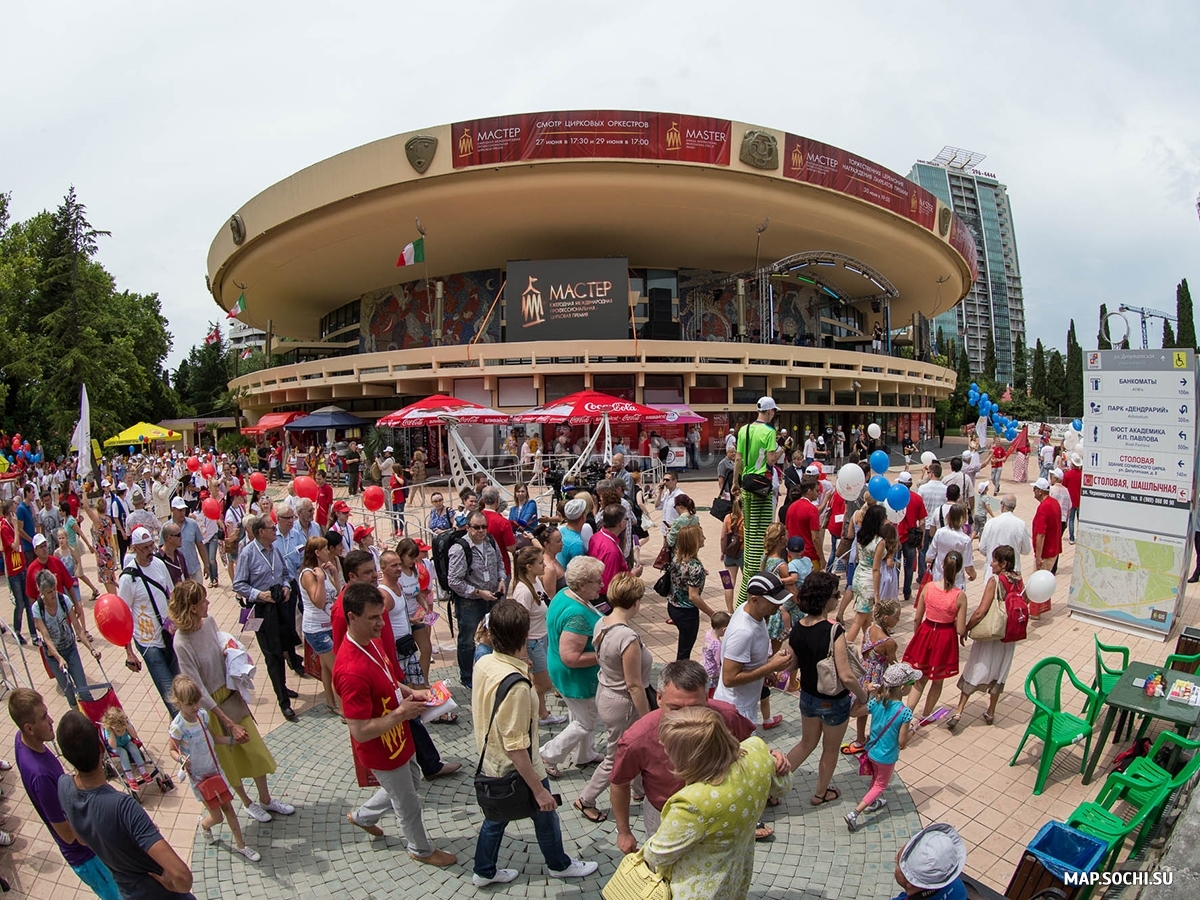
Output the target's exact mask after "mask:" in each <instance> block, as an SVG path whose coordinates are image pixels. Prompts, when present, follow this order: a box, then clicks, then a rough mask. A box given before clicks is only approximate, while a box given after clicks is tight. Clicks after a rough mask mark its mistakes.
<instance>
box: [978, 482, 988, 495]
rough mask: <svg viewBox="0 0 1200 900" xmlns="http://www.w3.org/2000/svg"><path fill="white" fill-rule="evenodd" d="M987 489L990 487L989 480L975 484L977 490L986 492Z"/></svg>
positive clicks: (982, 492)
mask: <svg viewBox="0 0 1200 900" xmlns="http://www.w3.org/2000/svg"><path fill="white" fill-rule="evenodd" d="M987 489H988V482H986V481H981V482H979V484H978V485H976V486H975V490H976V491H978V492H979V493H981V494H986V493H987Z"/></svg>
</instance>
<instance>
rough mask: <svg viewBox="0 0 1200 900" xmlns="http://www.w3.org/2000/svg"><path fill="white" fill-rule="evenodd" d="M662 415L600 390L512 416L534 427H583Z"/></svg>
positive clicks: (620, 422) (648, 407) (659, 417)
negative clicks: (597, 423) (564, 424)
mask: <svg viewBox="0 0 1200 900" xmlns="http://www.w3.org/2000/svg"><path fill="white" fill-rule="evenodd" d="M663 417H664V413H663V411H662V410H661V409H655V408H654V407H652V406H643V405H642V404H640V403H634V402H633V401H632V400H622V399H621V398H620V397H614V396H612V395H611V394H602V393H600V392H599V391H578V392H577V393H574V394H568V395H567V396H565V397H562V398H560V399H558V400H552V401H550V402H549V403H543V404H542V405H541V406H535V407H534V408H533V409H527V410H525V412H523V413H517V414H516V415H515V416H513V421H514V422H530V423H533V424H535V425H557V424H559V423H561V422H566V423H567V424H568V425H586V424H588V423H593V422H601V421H604V420H607V421H609V422H616V423H618V424H623V423H627V422H647V421H650V420H652V419H659V420H661V419H662V418H663Z"/></svg>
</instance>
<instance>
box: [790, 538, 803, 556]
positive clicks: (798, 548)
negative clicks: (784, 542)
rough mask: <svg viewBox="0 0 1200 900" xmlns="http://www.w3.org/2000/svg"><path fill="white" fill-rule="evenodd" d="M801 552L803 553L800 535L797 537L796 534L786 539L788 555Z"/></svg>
mask: <svg viewBox="0 0 1200 900" xmlns="http://www.w3.org/2000/svg"><path fill="white" fill-rule="evenodd" d="M803 552H804V538H802V537H800V535H798V534H797V535H796V536H794V537H790V538H788V553H803Z"/></svg>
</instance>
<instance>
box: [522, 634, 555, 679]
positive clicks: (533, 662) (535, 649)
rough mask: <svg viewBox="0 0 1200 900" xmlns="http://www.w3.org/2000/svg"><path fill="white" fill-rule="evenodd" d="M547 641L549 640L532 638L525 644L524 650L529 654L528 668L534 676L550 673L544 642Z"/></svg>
mask: <svg viewBox="0 0 1200 900" xmlns="http://www.w3.org/2000/svg"><path fill="white" fill-rule="evenodd" d="M548 640H550V639H549V638H534V639H533V640H529V641H526V642H525V649H526V650H527V651H528V652H529V666H530V668H531V669H532V670H533V672H534V673H535V674H536V673H538V672H548V671H550V665H549V662H548V661H547V659H546V652H547V645H546V642H547V641H548Z"/></svg>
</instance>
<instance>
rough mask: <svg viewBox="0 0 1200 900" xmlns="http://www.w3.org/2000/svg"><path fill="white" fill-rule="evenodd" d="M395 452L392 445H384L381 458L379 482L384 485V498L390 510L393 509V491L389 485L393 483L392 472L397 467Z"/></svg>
mask: <svg viewBox="0 0 1200 900" xmlns="http://www.w3.org/2000/svg"><path fill="white" fill-rule="evenodd" d="M395 452H396V451H395V450H394V449H393V448H391V447H384V448H383V457H382V458H381V459H380V460H379V483H380V484H382V485H383V499H384V502H385V504H386V506H387V511H388V512H391V511H392V492H391V491H390V490H389V489H388V485H390V484H391V483H392V472H393V471H394V470H395V468H396V458H395V456H393V455H392V454H394V453H395Z"/></svg>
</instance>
